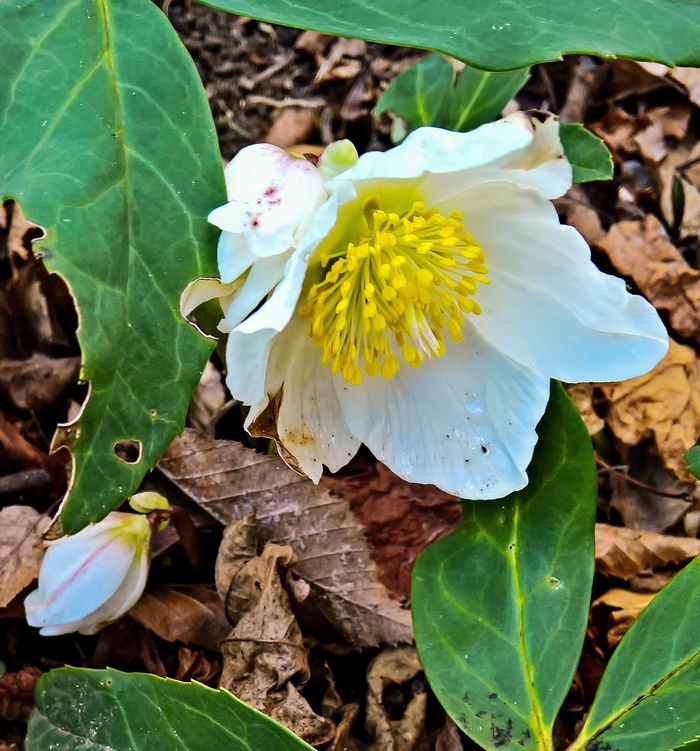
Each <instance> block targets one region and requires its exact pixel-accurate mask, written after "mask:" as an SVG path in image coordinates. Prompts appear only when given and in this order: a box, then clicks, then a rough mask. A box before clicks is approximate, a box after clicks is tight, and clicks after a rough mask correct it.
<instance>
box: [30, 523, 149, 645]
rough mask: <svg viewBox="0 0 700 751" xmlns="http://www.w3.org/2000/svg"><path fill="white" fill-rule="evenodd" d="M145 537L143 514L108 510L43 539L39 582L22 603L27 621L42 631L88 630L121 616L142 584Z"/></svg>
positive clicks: (145, 566)
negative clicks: (67, 531) (96, 519)
mask: <svg viewBox="0 0 700 751" xmlns="http://www.w3.org/2000/svg"><path fill="white" fill-rule="evenodd" d="M150 542H151V525H150V523H149V521H148V518H147V517H146V516H144V515H142V514H127V513H121V512H118V511H113V512H112V513H111V514H109V515H108V516H106V517H105V518H104V519H103V520H102V521H100V522H97V524H90V525H88V526H87V527H85V528H84V529H82V530H80V532H77V533H76V534H74V535H68V536H66V537H60V538H59V539H57V540H53V541H52V542H49V543H47V545H48V549H47V551H46V554H45V556H44V560H43V561H42V564H41V570H40V571H39V587H38V589H37V590H35V591H34V592H32V593H31V594H29V595H28V596H27V598H26V600H25V602H24V607H25V610H26V613H27V622H28V623H29V625H30V626H40V627H41V631H40V632H39V633H41V634H42V635H44V636H58V635H59V634H67V633H70V632H72V631H78V632H79V633H81V634H94V633H96V632H97V631H99V630H100V628H102V626H105V625H106V624H107V623H109V622H110V621H114V620H116V619H117V618H119V617H120V616H122V615H124V613H126V612H127V611H128V610H130V609H131V608H132V607H133V606H134V605H135V604H136V601H137V600H138V599H139V597H141V594H142V593H143V590H144V587H145V586H146V579H147V577H148V565H149V556H150Z"/></svg>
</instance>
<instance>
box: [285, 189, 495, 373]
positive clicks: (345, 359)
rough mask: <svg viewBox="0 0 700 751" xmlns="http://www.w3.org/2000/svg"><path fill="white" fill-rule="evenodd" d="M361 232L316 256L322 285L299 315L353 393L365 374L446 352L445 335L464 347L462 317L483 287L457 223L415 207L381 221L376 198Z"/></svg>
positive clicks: (453, 216)
mask: <svg viewBox="0 0 700 751" xmlns="http://www.w3.org/2000/svg"><path fill="white" fill-rule="evenodd" d="M363 211H364V214H365V218H366V220H367V227H368V230H369V231H368V234H366V235H362V236H361V237H360V238H359V239H358V241H357V243H348V244H347V246H346V247H345V248H342V247H341V248H340V249H339V250H337V251H333V252H330V253H324V252H321V259H320V260H321V269H325V270H326V271H325V275H324V276H323V278H322V280H321V281H320V282H318V283H317V284H314V285H313V286H312V287H311V288H310V289H309V290H308V293H307V294H306V298H305V299H302V303H301V305H300V308H299V314H300V315H301V316H302V317H303V318H304V319H305V320H306V321H307V325H308V332H309V336H310V337H311V338H312V339H313V340H314V342H315V344H316V345H317V346H318V347H320V348H321V349H322V350H323V358H322V362H323V364H324V365H330V366H331V367H332V370H333V373H342V375H343V378H344V379H345V380H346V381H348V382H349V383H352V384H354V385H358V384H360V383H361V382H362V377H363V370H364V372H365V373H366V374H367V375H368V376H376V375H378V374H380V373H381V374H382V376H384V378H393V377H394V376H395V375H396V373H397V372H398V371H399V367H400V360H399V356H401V357H402V358H403V360H404V361H405V362H406V363H408V364H409V365H411V366H412V367H417V366H419V365H420V364H421V363H423V362H424V359H425V357H432V356H435V357H440V356H441V355H443V354H444V353H445V331H447V334H448V335H449V336H450V338H451V339H452V340H453V341H455V342H460V341H462V337H463V334H462V326H463V325H464V320H465V319H464V314H468V313H475V314H477V315H478V314H479V313H480V312H481V308H480V307H479V304H478V303H477V302H476V301H475V300H473V299H472V296H473V295H474V293H475V292H476V289H477V283H478V282H480V283H482V284H488V283H489V281H490V280H489V279H488V278H487V277H486V276H485V274H487V273H488V268H487V267H486V265H485V263H484V261H485V259H484V251H483V249H482V247H481V246H480V245H479V243H478V242H477V241H476V240H475V239H474V238H473V237H472V236H471V235H470V234H469V233H468V232H465V231H464V225H463V224H462V222H463V220H464V216H463V215H462V213H461V212H459V211H452V212H451V213H450V214H449V215H448V216H444V215H443V214H441V213H440V212H439V211H438V210H437V209H436V208H429V209H426V208H425V205H424V204H423V203H421V202H416V203H414V204H413V205H412V206H411V208H410V210H409V211H406V212H404V213H403V214H396V213H394V212H390V213H387V212H386V211H383V210H382V208H381V202H380V199H379V197H378V196H372V197H371V198H369V199H368V200H367V201H365V203H364V206H363Z"/></svg>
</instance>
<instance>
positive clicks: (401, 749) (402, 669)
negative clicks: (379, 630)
mask: <svg viewBox="0 0 700 751" xmlns="http://www.w3.org/2000/svg"><path fill="white" fill-rule="evenodd" d="M422 670H423V666H422V665H421V662H420V660H419V659H418V653H417V652H416V649H415V647H409V646H405V645H404V646H400V647H396V648H385V649H384V650H382V651H381V652H380V653H379V654H378V655H377V656H376V657H375V658H374V659H373V660H372V662H371V663H370V664H369V667H368V669H367V701H366V704H365V711H366V720H365V727H366V728H367V731H368V732H369V733H370V734H371V735H372V736H373V737H374V740H375V742H374V743H373V744H371V746H370V748H371V750H372V751H417V750H418V749H423V748H426V749H427V744H426V739H425V737H424V726H425V710H426V703H427V698H428V694H427V691H426V687H425V685H424V684H423V683H422V682H420V681H416V683H415V685H414V686H413V688H414V690H413V691H411V692H410V694H411V695H410V697H409V698H408V701H407V702H406V698H405V694H404V692H403V691H402V690H401V688H402V686H404V685H405V684H409V683H410V682H411V681H413V680H414V679H416V677H417V676H418V674H419V673H420V672H422ZM392 687H394V690H395V692H396V693H397V699H398V702H397V703H398V706H397V707H391V708H389V707H387V706H386V704H387V701H388V697H389V696H390V695H391V694H390V689H391V688H392ZM404 703H405V706H401V705H403V704H404ZM397 715H398V716H397Z"/></svg>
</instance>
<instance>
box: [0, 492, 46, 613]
mask: <svg viewBox="0 0 700 751" xmlns="http://www.w3.org/2000/svg"><path fill="white" fill-rule="evenodd" d="M48 525H49V519H48V518H47V517H45V516H42V515H41V514H39V512H38V511H35V510H34V509H33V508H31V507H30V506H8V507H7V508H4V509H3V510H2V511H0V608H1V607H5V605H7V604H8V603H9V602H10V600H12V599H13V598H14V597H15V595H17V594H19V593H20V592H21V591H22V590H23V589H24V588H25V587H26V586H28V585H29V584H31V583H32V582H33V581H34V579H36V578H37V576H38V575H39V567H40V566H41V559H42V558H43V557H44V551H43V545H42V544H41V535H42V534H43V532H44V531H45V530H46V528H47V527H48Z"/></svg>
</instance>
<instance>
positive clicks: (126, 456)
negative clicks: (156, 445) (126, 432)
mask: <svg viewBox="0 0 700 751" xmlns="http://www.w3.org/2000/svg"><path fill="white" fill-rule="evenodd" d="M114 453H115V454H116V455H117V456H118V457H119V458H120V459H121V460H122V461H123V462H125V463H126V464H138V463H139V462H140V461H141V441H136V440H123V441H117V442H116V443H115V444H114Z"/></svg>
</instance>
